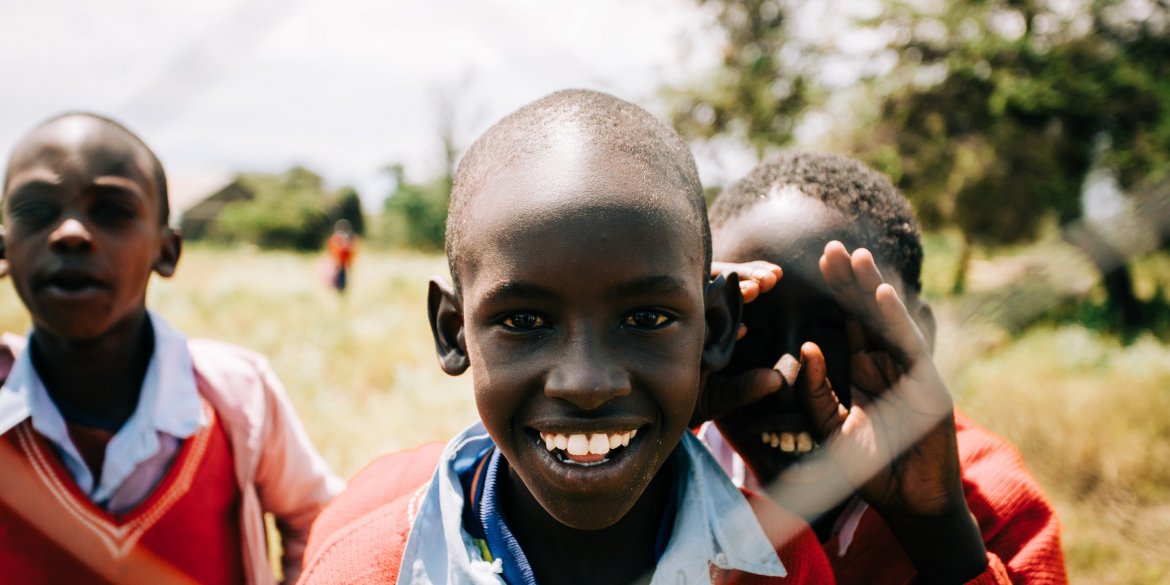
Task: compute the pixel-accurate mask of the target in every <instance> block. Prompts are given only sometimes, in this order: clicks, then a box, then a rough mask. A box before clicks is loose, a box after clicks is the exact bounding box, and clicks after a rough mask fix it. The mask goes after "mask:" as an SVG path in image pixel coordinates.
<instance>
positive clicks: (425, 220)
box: [385, 164, 451, 251]
mask: <svg viewBox="0 0 1170 585" xmlns="http://www.w3.org/2000/svg"><path fill="white" fill-rule="evenodd" d="M387 171H388V172H390V173H391V175H393V177H394V184H395V187H394V192H393V193H392V194H391V195H390V197H388V198H387V199H386V203H385V220H386V221H385V229H386V231H387V235H388V237H389V239H390V241H391V242H392V243H393V244H395V245H399V246H406V247H409V248H415V249H419V250H428V251H435V250H442V249H443V237H444V235H445V233H446V230H447V202H448V201H449V200H450V198H451V179H450V177H448V176H443V177H439V178H438V179H435V180H433V181H430V182H427V183H411V182H409V181H407V179H406V173H405V172H404V170H403V168H402V165H400V164H395V165H391V166H390V167H389V168H388V169H387Z"/></svg>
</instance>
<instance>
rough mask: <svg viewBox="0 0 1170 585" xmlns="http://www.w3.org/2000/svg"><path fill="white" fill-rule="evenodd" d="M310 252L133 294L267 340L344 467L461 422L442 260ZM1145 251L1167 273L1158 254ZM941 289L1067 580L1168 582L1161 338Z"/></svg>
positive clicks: (226, 258)
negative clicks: (963, 314)
mask: <svg viewBox="0 0 1170 585" xmlns="http://www.w3.org/2000/svg"><path fill="white" fill-rule="evenodd" d="M947 253H948V248H947V246H946V245H945V242H943V243H942V244H939V243H938V242H935V243H933V244H932V246H931V249H930V250H929V251H928V256H927V257H928V260H929V262H930V263H929V264H928V265H927V269H928V270H927V273H928V276H930V275H932V274H939V273H943V276H942V277H941V278H936V280H935V281H930V280H928V282H927V290H928V292H929V291H931V290H938V289H940V288H941V287H942V286H943V285H944V284H945V283H944V282H943V281H945V279H946V276H947V275H948V273H944V272H943V271H944V270H946V268H947V265H946V255H947ZM317 265H318V259H317V258H314V257H309V256H300V255H294V254H283V253H261V252H255V251H248V250H217V249H207V248H199V247H194V248H190V249H188V251H187V253H186V255H185V257H184V258H183V262H182V263H181V266H180V269H179V273H178V275H177V276H176V278H175V279H173V280H170V281H166V280H156V281H155V282H154V284H153V285H152V288H151V291H150V304H151V306H152V307H153V308H155V309H156V310H158V311H159V312H160V313H162V314H163V315H165V316H166V317H167V318H168V319H169V320H170V321H171V322H172V323H173V324H174V325H176V326H177V327H179V328H181V329H182V330H184V331H186V332H187V333H188V334H189V335H192V336H206V337H214V338H218V339H223V340H227V341H231V342H234V343H238V344H240V345H244V346H247V347H250V348H253V349H256V350H258V351H260V352H263V353H264V354H266V355H267V356H268V357H269V359H270V360H271V361H272V363H273V365H274V367H275V369H276V371H277V372H278V373H279V374H280V376H281V378H282V379H283V381H284V383H285V385H286V387H287V388H288V391H289V394H290V395H291V397H292V399H293V402H294V403H295V405H296V407H297V409H298V411H299V412H300V415H301V418H302V420H303V421H304V423H305V425H306V427H307V428H308V430H309V433H310V435H311V436H312V437H313V439H314V440H315V441H316V443H317V445H318V447H319V448H320V450H321V451H322V453H323V454H324V455H325V457H326V458H327V459H328V460H329V461H330V462H331V463H332V465H333V466H334V468H335V469H336V470H337V471H338V472H339V473H341V474H342V475H343V476H350V475H352V474H353V473H354V472H356V471H357V469H359V468H360V466H361V465H362V464H364V463H365V462H367V461H369V460H370V459H372V458H373V457H374V456H376V455H378V454H380V453H384V452H387V451H391V450H395V449H400V448H406V447H411V446H414V445H417V444H419V443H421V442H424V441H429V440H443V439H446V438H449V437H450V436H451V435H453V434H454V433H455V432H457V431H458V430H459V429H461V428H462V427H463V426H465V425H466V424H468V423H469V422H471V421H472V420H474V417H475V409H474V405H473V402H472V396H471V389H470V378H469V376H466V375H465V376H463V377H460V378H450V377H447V376H446V375H444V374H443V373H442V372H441V371H440V370H439V368H438V366H437V364H436V360H435V357H434V350H433V345H432V342H431V337H430V333H429V331H428V328H427V322H426V314H425V307H426V281H427V278H429V277H430V276H431V275H433V274H440V273H445V271H446V265H445V262H444V260H443V259H442V258H441V257H437V256H421V255H413V254H404V253H379V252H374V251H365V252H363V254H362V255H361V256H360V257H359V258H358V263H357V266H356V268H355V271H354V274H353V278H352V284H353V286H352V289H351V291H350V295H349V297H348V298H346V299H344V300H343V299H339V298H338V297H337V295H335V294H333V293H332V291H330V290H329V289H327V288H326V287H325V286H324V285H322V284H321V282H320V279H319V278H318V266H317ZM1144 266H1145V268H1143V270H1144V271H1145V273H1157V274H1161V275H1164V274H1167V273H1170V259H1168V258H1166V257H1165V256H1162V257H1160V259H1155V260H1153V261H1145V262H1144ZM1139 276H1140V275H1139ZM1139 286H1145V285H1144V283H1143V282H1142V281H1141V280H1140V279H1139ZM940 304H941V305H942V306H941V307H940V309H941V310H940V311H939V313H940V315H941V316H942V317H943V324H942V327H943V330H944V331H943V333H944V335H943V336H942V339H944V340H946V339H952V340H953V339H963V338H970V337H972V336H974V335H979V336H982V341H980V342H979V343H977V344H974V345H963V344H958V343H954V344H951V343H944V344H942V345H940V347H939V348H938V354H939V355H938V357H939V360H940V362H943V363H946V364H947V368H946V369H947V371H948V372H949V376H950V380H951V388H952V391H953V392H954V393H955V395H956V398H957V400H958V402H959V404H960V405H961V407H962V408H963V409H964V410H965V411H966V412H967V413H968V414H969V415H971V416H972V417H973V418H975V419H976V420H978V421H979V422H980V423H982V424H983V425H984V426H986V427H988V428H990V429H992V430H993V431H995V432H998V433H1000V434H1002V435H1004V436H1006V437H1007V438H1009V439H1010V440H1012V441H1013V442H1014V443H1015V444H1016V445H1018V446H1019V448H1020V450H1021V451H1022V452H1023V454H1024V457H1025V460H1026V461H1027V462H1028V464H1029V466H1030V467H1031V469H1032V470H1033V471H1034V472H1035V473H1036V475H1037V477H1038V479H1039V480H1040V482H1041V484H1042V485H1043V486H1044V487H1045V489H1046V490H1047V491H1048V493H1049V494H1050V495H1051V497H1052V498H1053V500H1054V501H1055V502H1056V505H1057V508H1058V510H1059V513H1060V516H1061V519H1062V521H1063V523H1064V528H1065V532H1064V539H1065V550H1066V552H1067V556H1068V562H1069V569H1070V571H1071V573H1072V574H1073V577H1074V581H1076V582H1081V583H1153V582H1164V581H1166V580H1167V579H1170V465H1168V464H1167V463H1166V462H1167V461H1170V347H1168V346H1167V345H1164V344H1162V343H1160V342H1159V341H1157V340H1156V339H1154V338H1152V337H1145V338H1141V339H1139V340H1138V341H1137V342H1136V343H1134V344H1132V345H1130V346H1122V345H1121V344H1120V343H1119V342H1118V341H1117V340H1116V339H1115V338H1112V337H1108V336H1103V335H1101V334H1098V333H1095V332H1092V331H1089V330H1086V329H1085V328H1083V327H1080V326H1076V325H1070V326H1061V327H1036V328H1033V329H1031V330H1029V331H1028V332H1026V333H1025V334H1023V335H1022V336H1019V337H1013V336H1011V335H1008V334H1006V333H1004V332H1002V331H994V330H988V329H987V328H986V327H984V326H982V325H979V324H978V323H962V324H960V323H955V322H953V321H949V322H948V321H947V320H946V315H947V311H946V304H947V303H945V302H944V303H940ZM27 327H28V319H27V317H26V316H25V315H24V313H23V308H22V307H21V306H20V304H19V301H18V300H17V298H16V295H15V294H14V293H13V291H12V289H11V287H9V286H7V285H4V286H0V330H8V331H24V330H26V329H27ZM972 347H977V348H978V351H972V350H971V348H972Z"/></svg>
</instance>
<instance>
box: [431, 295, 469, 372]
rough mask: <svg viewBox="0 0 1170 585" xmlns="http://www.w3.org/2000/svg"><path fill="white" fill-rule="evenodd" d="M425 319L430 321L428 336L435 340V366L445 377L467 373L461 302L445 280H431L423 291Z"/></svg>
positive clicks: (467, 363)
mask: <svg viewBox="0 0 1170 585" xmlns="http://www.w3.org/2000/svg"><path fill="white" fill-rule="evenodd" d="M427 315H428V316H429V317H430V318H431V333H432V334H434V336H435V352H436V353H438V354H439V366H441V367H442V368H443V371H444V372H447V374H448V375H451V376H458V375H459V374H462V373H463V372H465V371H467V367H468V366H470V365H471V361H470V360H469V359H468V358H467V342H466V340H465V337H464V330H463V299H462V298H461V297H460V296H459V293H458V292H457V291H456V290H455V287H454V286H452V285H451V283H450V282H447V280H446V279H444V278H440V277H435V278H432V279H431V284H430V288H429V290H428V291H427Z"/></svg>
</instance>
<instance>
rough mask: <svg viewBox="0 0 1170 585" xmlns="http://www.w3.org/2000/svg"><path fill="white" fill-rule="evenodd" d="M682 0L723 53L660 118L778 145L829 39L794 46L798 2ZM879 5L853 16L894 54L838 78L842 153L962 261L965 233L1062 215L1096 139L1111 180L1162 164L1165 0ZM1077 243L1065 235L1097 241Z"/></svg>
mask: <svg viewBox="0 0 1170 585" xmlns="http://www.w3.org/2000/svg"><path fill="white" fill-rule="evenodd" d="M698 2H699V3H700V4H706V5H714V8H715V9H716V13H717V14H718V25H719V27H720V28H721V30H722V31H723V33H724V37H725V39H726V41H725V47H724V59H723V63H722V66H721V67H720V68H719V69H718V70H717V71H716V72H715V73H714V74H713V75H712V78H711V79H709V80H706V81H705V82H703V83H702V84H699V85H698V86H697V89H690V90H671V91H669V92H668V96H669V97H672V98H673V103H674V112H675V113H674V121H675V124H676V127H677V128H678V129H679V130H680V131H681V132H682V133H684V135H687V136H690V137H693V138H711V137H713V136H721V135H726V136H733V137H738V138H741V139H743V140H745V141H746V142H747V143H749V144H751V145H752V146H753V147H754V148H755V150H756V152H757V153H758V154H761V155H762V154H763V153H765V152H766V151H767V150H768V149H769V148H775V147H780V146H783V145H786V144H787V143H789V142H790V141H791V138H792V131H791V130H792V128H793V127H794V125H795V124H796V123H797V121H798V120H799V117H800V114H802V113H803V112H805V111H806V110H808V109H809V108H811V107H817V106H819V105H820V104H821V103H823V101H822V98H823V97H824V96H825V95H827V94H826V89H825V88H824V87H823V85H822V84H821V81H820V79H819V77H818V75H817V74H816V71H817V70H818V69H819V67H820V66H821V64H822V63H824V62H825V59H826V58H828V57H832V51H833V50H834V49H833V44H832V43H821V44H817V43H808V42H802V41H799V40H798V39H797V36H798V35H794V34H793V33H792V31H791V30H789V25H790V23H791V20H792V14H793V13H792V12H791V11H792V10H797V9H799V8H794V7H797V6H800V5H799V4H778V3H776V2H772V1H771V0H698ZM882 6H883V9H882V13H881V14H880V15H879V16H877V17H876V18H873V19H870V20H867V21H860V22H857V23H855V25H854V26H855V27H857V31H862V30H863V29H869V31H868V32H876V33H878V34H880V35H883V36H884V37H886V38H888V39H889V43H888V45H887V46H885V47H882V48H881V49H880V50H877V51H875V52H874V53H873V57H874V61H875V62H876V61H878V60H880V59H889V58H892V59H893V61H894V63H895V65H893V66H892V68H887V69H886V70H881V73H880V74H877V75H872V76H871V77H868V78H863V81H862V83H861V84H859V86H858V87H855V88H853V91H854V92H855V94H856V95H859V96H862V97H864V98H867V99H869V100H871V101H873V102H876V103H877V104H878V108H877V109H876V111H875V112H873V119H872V120H868V121H866V120H864V119H862V120H852V121H850V122H848V123H852V124H854V125H855V127H854V128H853V131H854V136H855V139H854V140H852V150H853V151H854V153H855V154H857V155H858V156H860V157H861V158H863V159H865V160H866V161H867V162H869V163H871V164H873V165H874V166H875V167H877V168H878V169H880V170H882V171H884V172H886V173H887V174H888V175H889V176H890V177H891V178H892V179H893V180H894V181H895V183H896V184H897V185H898V186H899V187H900V188H901V189H902V190H903V191H904V192H905V193H906V194H907V196H909V197H910V199H911V200H912V201H913V203H914V204H915V207H916V209H917V210H918V212H919V215H920V217H921V219H922V221H923V223H924V224H925V225H926V226H928V227H938V226H943V225H954V226H957V227H959V228H960V230H961V231H962V233H963V235H964V238H965V241H966V242H967V244H968V246H967V252H966V255H967V256H968V257H969V250H970V246H971V245H998V244H1006V243H1014V242H1020V241H1025V240H1027V239H1029V238H1032V237H1034V236H1035V234H1036V231H1037V228H1038V226H1039V225H1040V220H1041V218H1043V217H1045V216H1048V215H1055V216H1056V217H1057V218H1059V220H1060V221H1061V222H1062V223H1064V224H1068V223H1070V222H1072V221H1073V220H1076V219H1078V218H1079V217H1080V215H1081V208H1082V202H1081V192H1082V189H1083V184H1084V181H1085V177H1086V174H1087V173H1088V171H1089V169H1090V167H1091V166H1092V164H1094V160H1095V157H1094V145H1095V144H1099V143H1101V141H1102V138H1104V140H1105V142H1108V143H1109V144H1111V147H1110V148H1108V149H1104V150H1100V151H1099V155H1098V156H1097V157H1096V162H1097V163H1098V164H1101V165H1104V166H1105V167H1107V168H1109V169H1112V170H1113V171H1114V172H1115V173H1116V175H1117V177H1118V178H1119V180H1120V184H1121V186H1122V187H1123V188H1129V187H1130V186H1131V185H1133V184H1134V183H1135V182H1138V181H1141V180H1145V179H1148V178H1151V177H1157V176H1160V175H1163V174H1165V173H1166V169H1167V168H1168V167H1170V4H1167V3H1166V2H1165V1H1160V0H1147V1H1144V2H1143V1H1140V0H1139V1H1128V0H1086V2H1082V3H1077V2H1049V1H1046V0H998V1H995V0H965V1H956V2H946V3H918V2H914V3H910V2H901V1H899V0H883V2H882ZM822 32H828V33H832V34H837V35H840V34H842V33H841V31H822ZM846 34H847V33H846ZM793 55H796V56H795V57H793ZM872 69H874V70H879V69H880V68H876V67H875V68H872ZM772 84H775V85H772ZM773 87H775V88H778V89H775V90H773V89H772V88H773ZM1090 239H1092V240H1094V241H1091V242H1088V241H1082V242H1081V243H1082V244H1084V245H1085V246H1086V248H1090V249H1093V250H1099V249H1100V247H1101V246H1107V245H1108V244H1106V243H1105V241H1104V240H1103V239H1102V238H1090ZM1094 258H1095V259H1097V260H1098V264H1099V267H1100V268H1101V270H1102V273H1103V282H1104V284H1105V288H1106V290H1107V292H1108V293H1109V295H1110V299H1111V304H1112V305H1113V306H1114V307H1116V308H1117V309H1118V311H1119V313H1120V316H1121V318H1122V319H1123V321H1124V323H1125V324H1126V325H1138V324H1141V321H1142V316H1141V311H1140V307H1139V303H1138V302H1137V300H1136V299H1135V298H1134V296H1133V292H1132V286H1130V284H1129V282H1130V277H1129V272H1128V269H1127V267H1126V265H1125V261H1124V259H1121V256H1119V255H1118V254H1100V253H1096V254H1094ZM965 272H966V268H965V266H964V267H962V268H961V269H960V270H959V273H958V275H957V278H956V288H957V289H961V288H962V285H963V275H965Z"/></svg>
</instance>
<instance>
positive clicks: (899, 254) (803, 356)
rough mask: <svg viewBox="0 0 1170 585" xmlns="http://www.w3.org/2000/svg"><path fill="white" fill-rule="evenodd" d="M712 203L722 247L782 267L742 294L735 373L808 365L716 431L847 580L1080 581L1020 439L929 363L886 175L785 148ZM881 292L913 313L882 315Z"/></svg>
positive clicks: (904, 234) (909, 247)
mask: <svg viewBox="0 0 1170 585" xmlns="http://www.w3.org/2000/svg"><path fill="white" fill-rule="evenodd" d="M711 213H712V225H713V226H714V232H715V257H716V259H718V260H722V261H728V262H742V261H746V260H754V259H764V260H768V261H772V262H776V263H780V264H782V265H783V268H784V279H783V280H782V281H781V282H780V283H779V284H777V286H776V287H775V288H774V289H773V290H772V291H771V292H769V293H767V294H762V295H760V297H759V298H758V299H756V300H755V301H754V302H753V303H751V304H749V305H746V306H745V309H744V322H745V324H746V325H747V331H748V333H747V335H746V336H745V337H744V339H743V340H741V342H740V343H739V344H738V345H737V347H736V349H735V355H734V357H733V359H732V364H731V365H730V366H729V367H728V368H727V370H726V372H727V375H728V376H738V375H744V374H745V373H752V372H758V371H759V370H757V369H758V368H769V367H771V366H772V365H773V364H777V363H778V362H779V363H785V362H786V363H787V364H790V365H795V364H798V363H799V364H800V366H799V373H798V374H797V377H796V379H795V380H794V382H795V384H794V385H788V384H781V386H782V387H781V388H780V389H779V391H777V392H775V393H774V394H773V395H771V396H769V397H767V398H765V399H763V400H762V401H760V402H758V403H755V404H752V405H750V406H748V407H746V408H743V409H740V410H738V411H735V412H733V413H731V414H729V415H727V416H724V417H721V418H718V419H717V420H716V425H717V426H718V429H719V430H720V431H722V436H723V437H726V438H727V440H729V441H730V443H731V444H732V445H734V447H735V449H736V451H738V452H739V454H740V455H742V456H743V459H744V460H745V461H746V462H747V466H748V468H749V469H750V470H751V471H752V472H754V474H755V477H757V478H759V480H760V481H762V482H763V483H766V484H768V483H772V482H774V481H776V480H777V479H779V481H778V484H777V486H776V487H777V490H778V491H777V492H775V493H777V494H779V495H780V497H781V498H782V499H781V501H782V502H783V503H785V504H786V505H789V506H791V507H793V509H798V510H801V511H802V512H803V513H806V514H807V515H809V516H811V517H816V520H815V522H814V524H815V525H816V526H817V532H818V534H819V535H820V536H821V538H822V540H823V541H824V545H825V550H826V554H827V555H828V556H829V558H830V561H831V562H832V564H833V566H834V572H835V574H836V576H837V579H838V581H839V582H842V583H904V582H907V581H910V580H913V579H920V580H922V581H923V582H931V583H935V582H937V583H962V582H964V581H968V580H971V581H972V582H976V583H1010V582H1016V583H1018V582H1028V583H1063V582H1065V581H1067V577H1066V576H1065V571H1064V562H1063V557H1062V554H1061V549H1060V531H1059V526H1058V523H1057V519H1056V516H1055V513H1054V511H1053V509H1052V506H1051V504H1050V503H1049V502H1048V500H1047V498H1046V497H1045V496H1044V494H1043V493H1042V492H1041V490H1040V488H1039V486H1038V485H1037V484H1036V482H1035V480H1034V479H1033V478H1032V477H1031V475H1030V474H1029V472H1028V471H1027V470H1026V469H1025V468H1024V466H1023V462H1022V461H1021V458H1020V456H1019V454H1018V453H1017V451H1016V449H1015V448H1014V447H1013V446H1012V445H1011V444H1009V443H1008V442H1007V441H1005V440H1003V439H1001V438H999V437H997V436H995V435H992V434H991V433H989V432H988V431H986V430H984V429H983V428H981V427H979V426H978V425H976V424H975V423H974V422H972V421H970V420H969V419H967V418H966V417H965V416H963V415H962V414H961V413H959V412H957V411H955V410H954V407H953V405H952V403H951V399H950V396H949V394H948V393H947V389H946V387H945V385H944V384H943V382H942V380H941V377H940V376H939V375H938V372H937V371H936V370H935V368H934V364H933V362H932V360H931V356H930V353H931V351H932V349H933V339H934V334H935V322H934V317H933V314H932V312H931V308H930V305H929V304H928V303H927V302H926V301H925V300H923V299H922V298H921V297H920V295H919V293H920V288H921V285H920V275H921V270H922V258H923V251H922V244H921V241H920V235H919V230H918V224H917V221H916V220H915V219H914V214H913V211H912V210H911V208H910V205H909V203H908V202H907V201H906V200H905V198H904V197H903V196H902V195H901V194H899V193H898V192H897V190H895V189H894V187H893V186H892V185H891V184H890V183H889V181H888V180H886V179H885V177H883V176H881V175H880V174H878V173H876V172H874V171H873V170H871V169H869V168H866V167H865V166H864V165H862V164H861V163H859V162H857V161H855V160H853V159H850V158H848V157H844V156H840V155H830V154H815V153H789V154H785V155H782V156H780V157H777V158H775V159H773V160H771V161H768V162H766V163H763V164H761V165H760V166H758V167H757V168H756V169H755V170H753V171H752V172H751V173H749V175H748V176H747V177H745V178H744V179H742V180H741V181H739V182H737V183H736V184H734V185H732V186H730V187H728V189H727V190H726V191H725V192H724V193H723V194H721V195H720V197H719V198H718V199H717V200H716V202H715V204H714V205H713V207H712V211H711ZM847 247H848V248H855V249H856V250H855V251H854V252H853V253H852V254H850V253H849V252H847ZM865 281H868V282H865ZM858 282H863V284H864V286H861V285H858V284H857V283H858ZM879 285H880V286H879ZM882 288H884V289H886V290H885V292H884V293H880V292H879V289H882ZM859 290H860V292H859ZM891 293H892V295H891ZM881 294H885V295H888V296H887V297H886V298H885V301H887V302H888V303H887V308H888V307H889V306H894V304H895V303H893V302H892V301H891V298H893V299H894V300H896V301H897V303H896V304H897V305H898V306H901V307H903V309H904V310H902V309H899V311H900V313H899V311H894V312H895V313H899V315H898V317H900V318H901V321H899V319H897V318H890V317H888V315H882V314H879V312H877V309H876V308H875V307H876V304H879V303H878V302H877V300H875V298H876V297H877V296H880V295H881ZM899 328H902V329H904V330H905V331H906V332H907V333H906V335H904V336H901V337H900V338H899V336H898V335H895V334H894V333H892V332H894V331H896V330H898V329H899ZM785 356H786V357H785ZM790 374H791V372H790ZM760 378H761V379H762V378H763V377H762V376H761V377H760ZM838 400H840V404H838ZM705 435H706V438H707V439H708V440H709V442H711V443H714V446H715V447H716V452H720V449H718V444H719V442H720V441H721V439H722V437H721V436H719V435H718V434H716V433H714V432H713V429H710V428H708V429H706V431H705ZM824 445H832V447H830V449H828V450H827V451H826V449H825V448H824ZM826 461H831V462H832V463H833V464H832V465H829V466H821V465H818V464H819V463H825V462H826ZM724 463H725V464H726V465H727V466H728V467H729V468H731V469H733V470H734V469H735V466H734V463H733V462H732V461H730V460H724ZM818 470H819V472H820V473H818Z"/></svg>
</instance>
